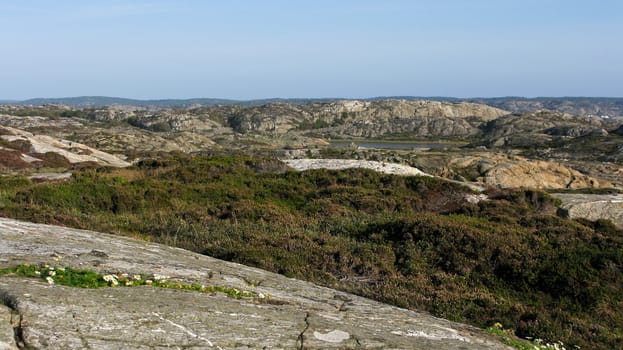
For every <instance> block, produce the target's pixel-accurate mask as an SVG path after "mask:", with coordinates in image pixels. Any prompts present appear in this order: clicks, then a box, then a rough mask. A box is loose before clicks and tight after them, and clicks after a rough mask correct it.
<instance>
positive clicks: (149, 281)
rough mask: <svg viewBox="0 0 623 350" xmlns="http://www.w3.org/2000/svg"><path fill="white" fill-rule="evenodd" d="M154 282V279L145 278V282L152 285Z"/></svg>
mask: <svg viewBox="0 0 623 350" xmlns="http://www.w3.org/2000/svg"><path fill="white" fill-rule="evenodd" d="M152 283H154V281H152V280H145V284H147V285H150V286H151V284H152Z"/></svg>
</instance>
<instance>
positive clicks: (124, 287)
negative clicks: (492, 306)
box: [0, 219, 510, 350]
mask: <svg viewBox="0 0 623 350" xmlns="http://www.w3.org/2000/svg"><path fill="white" fill-rule="evenodd" d="M0 242H1V243H0V253H1V259H0V271H3V270H1V269H3V268H11V267H14V266H18V265H21V266H24V265H23V264H29V266H33V267H34V270H33V271H35V270H37V271H39V272H40V274H39V277H37V276H36V275H33V277H35V278H32V277H25V276H23V275H22V276H20V275H19V274H15V273H13V274H11V273H8V274H6V273H4V275H3V276H0V301H2V304H0V335H1V336H4V337H2V338H1V339H0V348H2V349H17V347H18V346H19V348H28V349H63V350H64V349H103V348H106V349H129V348H132V349H154V348H157V349H161V348H168V347H176V348H193V349H258V348H271V349H359V348H366V349H390V348H391V349H440V350H444V349H466V350H467V349H510V347H508V346H505V345H503V344H502V343H501V342H500V341H499V340H498V339H496V338H495V337H493V336H491V335H489V334H486V333H484V332H483V331H481V330H479V329H476V328H474V327H470V326H467V325H464V324H459V323H453V322H449V321H445V320H442V319H439V318H435V317H432V316H430V315H428V314H424V313H418V312H414V311H408V310H405V309H400V308H397V307H392V306H388V305H384V304H381V303H378V302H375V301H372V300H369V299H365V298H361V297H358V296H355V295H351V294H347V293H343V292H339V291H336V290H332V289H328V288H323V287H319V286H317V285H314V284H311V283H307V282H303V281H299V280H295V279H291V278H286V277H283V276H281V275H277V274H274V273H270V272H267V271H263V270H259V269H254V268H249V267H245V266H242V265H239V264H235V263H229V262H225V261H222V260H217V259H213V258H210V257H207V256H203V255H199V254H195V253H191V252H188V251H184V250H182V249H178V248H171V247H167V246H163V245H159V244H154V243H148V242H145V241H139V240H133V239H128V238H123V237H118V236H112V235H108V234H103V233H97V232H92V231H81V230H75V229H68V228H65V227H57V226H47V225H39V224H30V223H25V222H20V221H15V220H10V219H0ZM87 269H88V270H91V271H94V272H96V273H99V274H101V275H103V276H109V277H107V278H108V280H109V281H112V280H113V279H114V280H115V281H117V279H118V280H119V281H122V284H120V285H118V286H107V285H106V286H101V287H99V288H77V287H72V286H71V284H72V283H78V282H76V281H73V282H71V281H69V280H68V279H69V276H70V275H69V272H72V273H73V275H77V274H78V271H84V270H87ZM4 271H6V270H4ZM73 275H71V276H73ZM46 276H47V281H46ZM112 276H115V277H112ZM124 276H125V277H124ZM146 278H150V279H151V280H150V281H152V282H151V283H152V286H150V285H149V283H148V284H143V285H141V286H131V285H132V281H134V283H135V284H139V281H142V279H146ZM123 281H125V282H123ZM166 281H171V283H170V284H169V285H167V284H166ZM101 282H102V283H106V282H105V281H104V280H103V279H102V280H101ZM80 283H82V282H80ZM111 284H114V283H112V282H111ZM156 284H158V285H159V287H156V286H155V285H156ZM13 335H14V336H13Z"/></svg>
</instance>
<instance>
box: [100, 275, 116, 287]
mask: <svg viewBox="0 0 623 350" xmlns="http://www.w3.org/2000/svg"><path fill="white" fill-rule="evenodd" d="M102 278H103V279H104V281H106V282H108V283H111V284H112V285H113V286H116V285H117V283H118V282H117V276H115V275H105V276H104V277H102Z"/></svg>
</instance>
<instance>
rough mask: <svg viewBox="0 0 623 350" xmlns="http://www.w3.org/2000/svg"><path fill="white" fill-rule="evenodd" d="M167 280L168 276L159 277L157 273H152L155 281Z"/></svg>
mask: <svg viewBox="0 0 623 350" xmlns="http://www.w3.org/2000/svg"><path fill="white" fill-rule="evenodd" d="M167 278H169V276H165V275H159V274H157V273H154V279H155V280H156V281H164V280H165V279H167Z"/></svg>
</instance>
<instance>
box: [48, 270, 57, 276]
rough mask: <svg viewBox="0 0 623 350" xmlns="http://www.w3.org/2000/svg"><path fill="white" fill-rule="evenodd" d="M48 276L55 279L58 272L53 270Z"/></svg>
mask: <svg viewBox="0 0 623 350" xmlns="http://www.w3.org/2000/svg"><path fill="white" fill-rule="evenodd" d="M48 275H50V276H52V277H54V276H56V271H54V270H52V271H50V272H48Z"/></svg>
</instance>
